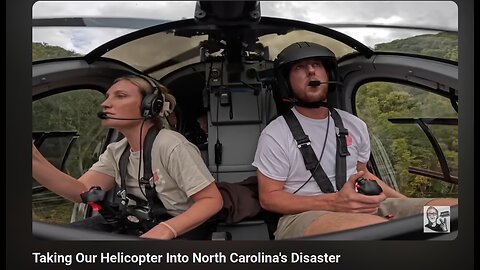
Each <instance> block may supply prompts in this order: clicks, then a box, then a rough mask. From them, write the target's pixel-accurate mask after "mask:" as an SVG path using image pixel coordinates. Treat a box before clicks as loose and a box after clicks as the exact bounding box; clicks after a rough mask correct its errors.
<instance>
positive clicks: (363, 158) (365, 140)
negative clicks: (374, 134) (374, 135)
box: [358, 121, 370, 163]
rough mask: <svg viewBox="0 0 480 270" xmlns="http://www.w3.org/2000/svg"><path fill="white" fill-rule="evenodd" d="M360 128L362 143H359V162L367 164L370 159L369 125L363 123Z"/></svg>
mask: <svg viewBox="0 0 480 270" xmlns="http://www.w3.org/2000/svg"><path fill="white" fill-rule="evenodd" d="M361 124H362V125H361V126H360V127H359V128H360V142H359V143H358V162H361V163H367V162H368V160H369V159H370V137H369V133H368V128H367V124H365V122H363V121H362V122H361Z"/></svg>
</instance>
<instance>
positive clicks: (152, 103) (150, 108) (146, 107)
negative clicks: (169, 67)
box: [135, 74, 165, 118]
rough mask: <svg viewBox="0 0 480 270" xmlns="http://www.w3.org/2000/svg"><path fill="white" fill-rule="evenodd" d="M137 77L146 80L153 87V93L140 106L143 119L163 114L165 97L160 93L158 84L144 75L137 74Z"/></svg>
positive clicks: (144, 98)
mask: <svg viewBox="0 0 480 270" xmlns="http://www.w3.org/2000/svg"><path fill="white" fill-rule="evenodd" d="M135 76H137V77H139V78H142V79H144V80H145V81H147V82H148V83H149V84H150V86H151V87H152V92H151V93H148V94H147V95H146V96H144V97H143V99H142V104H141V105H140V111H141V113H142V117H144V118H153V117H157V116H158V115H159V114H160V113H161V112H162V109H163V104H164V103H165V101H164V96H163V95H162V94H161V93H160V89H159V87H158V85H157V83H156V82H154V81H153V80H152V79H151V78H149V77H148V76H145V75H142V74H136V75H135ZM159 97H160V98H159Z"/></svg>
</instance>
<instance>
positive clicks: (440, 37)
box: [356, 33, 458, 197]
mask: <svg viewBox="0 0 480 270" xmlns="http://www.w3.org/2000/svg"><path fill="white" fill-rule="evenodd" d="M375 50H380V51H388V52H398V51H401V52H408V53H415V54H422V55H429V56H434V57H439V58H445V59H449V60H454V61H457V57H458V40H457V35H456V34H452V33H440V34H437V35H421V36H416V37H412V38H406V39H399V40H395V41H393V42H390V43H384V44H378V45H377V46H376V47H375ZM356 104H357V113H358V116H359V117H360V118H362V119H363V120H364V121H365V122H366V123H367V124H368V126H369V129H370V131H371V134H374V135H375V137H376V138H372V151H373V150H374V149H373V148H374V147H376V146H375V145H374V142H375V140H373V139H378V141H380V142H381V143H382V145H380V146H378V147H380V148H382V149H378V151H380V152H382V151H384V152H386V154H387V155H388V157H389V159H390V161H391V166H392V167H393V168H394V169H395V175H393V177H394V178H395V180H396V184H397V185H398V188H399V190H400V191H401V192H402V193H404V194H406V195H408V196H413V197H438V196H440V197H442V196H457V195H458V186H457V185H455V184H449V183H445V182H443V181H440V180H437V179H431V178H428V177H425V176H420V175H416V174H412V173H409V172H408V168H409V167H417V168H422V169H428V170H432V171H436V172H441V169H440V165H439V161H438V158H437V156H436V154H435V153H434V151H433V150H432V149H433V148H432V146H431V145H430V143H429V142H428V140H427V137H426V135H425V134H424V133H423V132H422V131H421V129H420V127H419V126H418V125H415V124H411V125H410V124H408V125H405V124H392V123H390V122H389V121H388V119H389V118H400V117H407V118H418V117H424V118H438V117H442V118H457V117H458V115H457V113H456V112H455V111H454V110H453V108H452V105H451V104H450V100H449V99H447V98H444V97H440V96H438V95H434V94H432V93H430V92H426V91H420V90H419V89H416V88H415V87H409V86H405V85H400V84H395V83H390V82H373V83H368V84H365V85H363V86H362V87H360V88H359V90H358V92H357V95H356ZM429 128H430V129H431V130H432V132H433V134H434V135H435V136H436V138H437V140H438V142H439V144H440V146H441V148H442V150H443V152H444V154H445V157H446V159H447V162H448V164H449V166H450V170H451V174H452V175H454V176H458V127H457V126H440V125H435V126H429ZM371 137H372V135H371Z"/></svg>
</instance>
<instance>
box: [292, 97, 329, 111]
mask: <svg viewBox="0 0 480 270" xmlns="http://www.w3.org/2000/svg"><path fill="white" fill-rule="evenodd" d="M292 102H293V104H295V106H299V107H304V108H312V109H313V108H315V109H316V108H320V107H326V108H328V109H331V108H332V106H331V105H330V104H328V103H326V102H325V101H314V102H309V101H305V100H302V99H298V98H296V97H294V98H293V99H292Z"/></svg>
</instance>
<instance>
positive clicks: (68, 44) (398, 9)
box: [32, 1, 458, 68]
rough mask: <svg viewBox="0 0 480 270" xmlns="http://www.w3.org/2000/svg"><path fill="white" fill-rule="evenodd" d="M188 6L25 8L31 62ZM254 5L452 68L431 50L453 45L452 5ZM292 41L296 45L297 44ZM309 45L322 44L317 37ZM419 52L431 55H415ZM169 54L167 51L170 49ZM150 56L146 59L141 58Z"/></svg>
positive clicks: (177, 14)
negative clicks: (39, 50)
mask: <svg viewBox="0 0 480 270" xmlns="http://www.w3.org/2000/svg"><path fill="white" fill-rule="evenodd" d="M195 5H196V3H195V2H194V1H119V2H117V1H109V2H102V1H95V2H89V1H68V2H66V1H65V2H64V1H39V2H36V3H35V4H34V6H33V8H32V14H33V18H34V21H33V25H32V38H33V39H32V42H33V49H34V50H33V60H42V59H49V58H57V57H67V56H79V55H85V54H87V53H89V52H91V51H92V50H93V49H95V48H96V47H98V46H100V45H101V44H104V43H106V42H108V41H110V40H113V39H115V38H117V37H120V36H123V35H125V34H128V33H131V32H134V31H136V30H138V29H142V28H145V27H149V26H152V25H157V24H162V23H165V22H169V21H175V20H181V19H191V18H193V15H194V11H195ZM260 5H261V15H262V16H264V17H272V18H286V19H291V20H297V21H301V22H308V23H313V24H318V25H323V26H326V27H329V28H332V29H334V30H336V31H339V32H341V33H344V34H346V35H348V36H351V37H352V38H354V39H356V40H358V41H360V42H362V43H364V44H365V45H366V46H368V47H370V48H372V49H374V50H380V51H395V52H407V53H418V54H422V55H430V56H435V57H443V58H446V59H450V60H457V59H456V57H457V56H456V53H455V54H451V55H447V56H445V55H436V54H435V47H436V46H442V44H444V43H445V42H448V43H453V44H454V46H456V44H457V43H458V37H457V34H456V33H457V32H456V31H457V29H458V9H457V6H456V4H455V3H454V2H446V1H419V2H418V1H415V2H404V1H398V2H397V1H372V2H370V1H351V2H350V1H348V2H343V1H342V2H340V1H312V2H310V1H305V2H303V1H299V2H289V1H266V2H261V3H260ZM439 33H440V34H439ZM288 35H289V36H290V38H292V36H295V35H298V36H299V38H303V39H305V38H307V39H309V37H308V35H309V34H308V33H307V34H306V36H303V35H301V34H300V33H299V32H290V33H288ZM288 35H287V38H285V39H282V41H281V43H282V44H281V45H280V44H276V43H278V42H279V41H278V39H276V36H277V35H264V36H262V37H261V38H260V43H262V44H264V45H266V44H268V45H270V56H269V58H274V57H275V56H276V53H275V52H276V51H277V50H281V49H282V48H281V46H283V43H285V42H288V40H290V39H289V37H288ZM419 35H422V37H424V40H425V44H422V45H419V46H417V47H411V46H409V47H405V46H402V40H404V39H407V38H411V37H414V36H419ZM150 38H154V39H158V38H160V37H150ZM162 38H163V37H162ZM312 38H313V37H312ZM202 39H203V38H202V37H200V36H198V37H195V38H192V39H191V40H189V41H188V42H187V43H184V44H183V45H180V46H179V47H176V48H175V50H178V53H180V51H181V50H180V49H183V50H188V49H192V48H193V47H195V46H197V45H198V42H200V41H201V40H202ZM293 39H294V40H297V38H293ZM314 39H323V37H315V38H314ZM179 41H180V40H179ZM184 41H185V39H182V40H181V41H180V43H179V42H176V41H175V40H171V41H165V42H164V43H166V44H175V46H177V45H179V44H181V42H184ZM323 41H326V42H328V43H330V44H331V45H332V46H333V47H332V50H334V51H335V53H336V55H337V57H341V56H343V55H345V54H348V53H351V52H353V51H354V50H353V49H351V48H348V47H343V48H342V46H340V45H339V44H335V43H338V42H337V41H335V40H333V39H329V38H326V39H325V40H323ZM392 41H396V45H395V46H392V45H391V44H390V45H389V46H385V45H384V44H385V43H390V42H392ZM328 43H327V45H329V44H328ZM189 45H191V46H189ZM275 45H278V46H275ZM426 45H429V46H430V47H429V48H424V47H422V46H426ZM39 46H42V47H46V46H51V47H53V48H56V49H59V50H63V51H62V53H59V52H55V53H50V54H45V53H43V54H41V55H37V54H36V53H35V48H36V47H39ZM189 47H190V48H189ZM276 47H278V48H276ZM177 48H178V49H177ZM169 49H172V48H171V47H169ZM272 52H273V53H272ZM178 53H175V51H170V52H169V53H168V54H169V55H170V56H172V55H177V54H178ZM151 56H152V54H148V55H146V56H145V57H147V58H149V57H151ZM159 57H160V56H159ZM160 58H161V57H160ZM157 60H158V61H160V63H161V61H162V59H157ZM135 61H136V62H133V63H129V64H131V65H132V66H136V67H140V68H146V67H150V66H152V64H151V63H148V62H142V61H141V60H140V59H137V60H135ZM194 61H196V59H192V58H189V61H188V62H186V63H184V64H182V65H186V64H188V63H190V62H194ZM158 63H159V62H157V64H158Z"/></svg>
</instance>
